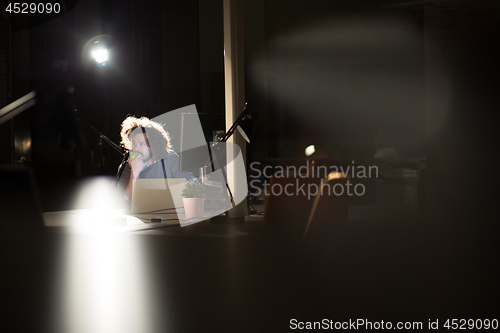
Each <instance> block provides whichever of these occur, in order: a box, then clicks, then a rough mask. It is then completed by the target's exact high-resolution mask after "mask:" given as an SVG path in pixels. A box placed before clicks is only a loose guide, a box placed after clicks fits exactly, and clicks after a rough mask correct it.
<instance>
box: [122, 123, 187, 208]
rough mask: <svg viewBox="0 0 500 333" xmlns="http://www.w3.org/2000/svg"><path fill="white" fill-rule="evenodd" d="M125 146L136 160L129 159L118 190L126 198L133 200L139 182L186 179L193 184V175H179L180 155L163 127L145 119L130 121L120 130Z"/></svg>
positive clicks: (180, 173) (181, 173)
mask: <svg viewBox="0 0 500 333" xmlns="http://www.w3.org/2000/svg"><path fill="white" fill-rule="evenodd" d="M120 135H121V138H122V144H123V145H124V146H125V147H126V148H127V149H129V151H130V152H131V154H132V153H137V156H136V157H135V158H133V159H132V160H131V159H130V158H129V160H128V165H126V166H125V169H124V170H123V174H122V177H121V179H120V182H119V183H118V186H119V188H120V189H124V192H125V198H126V199H127V200H128V201H130V198H132V184H133V181H134V179H137V178H186V179H187V180H190V181H194V180H196V177H194V176H193V174H192V173H191V172H181V171H179V155H177V154H176V153H175V152H174V151H173V150H172V143H171V139H170V135H169V134H168V132H167V131H165V129H164V128H163V126H162V125H161V124H160V123H157V122H155V121H152V120H150V119H149V118H146V117H142V118H136V117H133V116H129V117H127V118H126V119H125V120H124V121H123V122H122V126H121V132H120Z"/></svg>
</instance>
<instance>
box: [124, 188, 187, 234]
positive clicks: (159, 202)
mask: <svg viewBox="0 0 500 333" xmlns="http://www.w3.org/2000/svg"><path fill="white" fill-rule="evenodd" d="M186 182H187V180H186V179H185V178H167V179H135V180H134V185H133V188H132V207H131V211H130V213H131V215H134V216H136V217H137V218H139V219H141V220H142V221H144V222H146V223H147V222H161V223H164V222H170V223H172V224H175V225H178V224H179V213H180V214H182V212H183V211H182V206H183V204H182V196H181V194H182V190H183V189H184V185H185V183H186Z"/></svg>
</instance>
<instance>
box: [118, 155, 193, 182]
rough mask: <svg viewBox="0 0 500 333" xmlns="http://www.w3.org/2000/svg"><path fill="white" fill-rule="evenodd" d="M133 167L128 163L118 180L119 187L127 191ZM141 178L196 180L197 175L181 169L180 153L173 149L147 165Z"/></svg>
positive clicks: (141, 173) (140, 175)
mask: <svg viewBox="0 0 500 333" xmlns="http://www.w3.org/2000/svg"><path fill="white" fill-rule="evenodd" d="M131 172H132V169H131V168H130V165H129V164H128V163H126V164H125V167H124V168H123V173H122V176H121V177H120V180H119V181H118V188H119V189H120V190H122V191H125V188H126V187H127V184H128V182H129V179H130V173H131ZM139 178H186V179H187V180H190V181H196V180H197V179H196V177H195V176H194V175H193V174H192V173H191V172H185V171H179V155H177V153H176V152H175V151H173V150H171V151H170V152H169V153H168V154H167V156H166V157H165V158H163V159H160V160H156V161H155V162H154V163H153V164H151V165H149V166H147V165H145V166H144V168H143V169H142V171H141V172H140V173H139Z"/></svg>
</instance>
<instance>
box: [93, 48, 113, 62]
mask: <svg viewBox="0 0 500 333" xmlns="http://www.w3.org/2000/svg"><path fill="white" fill-rule="evenodd" d="M92 56H93V57H94V59H95V61H96V62H97V63H98V64H102V63H104V62H106V61H108V59H109V57H108V50H106V49H105V48H102V49H97V50H94V51H92Z"/></svg>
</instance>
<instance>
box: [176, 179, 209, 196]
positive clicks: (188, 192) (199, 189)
mask: <svg viewBox="0 0 500 333" xmlns="http://www.w3.org/2000/svg"><path fill="white" fill-rule="evenodd" d="M205 189H206V187H205V184H198V183H197V182H188V183H186V186H185V187H184V190H182V196H183V197H184V198H204V197H205Z"/></svg>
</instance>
